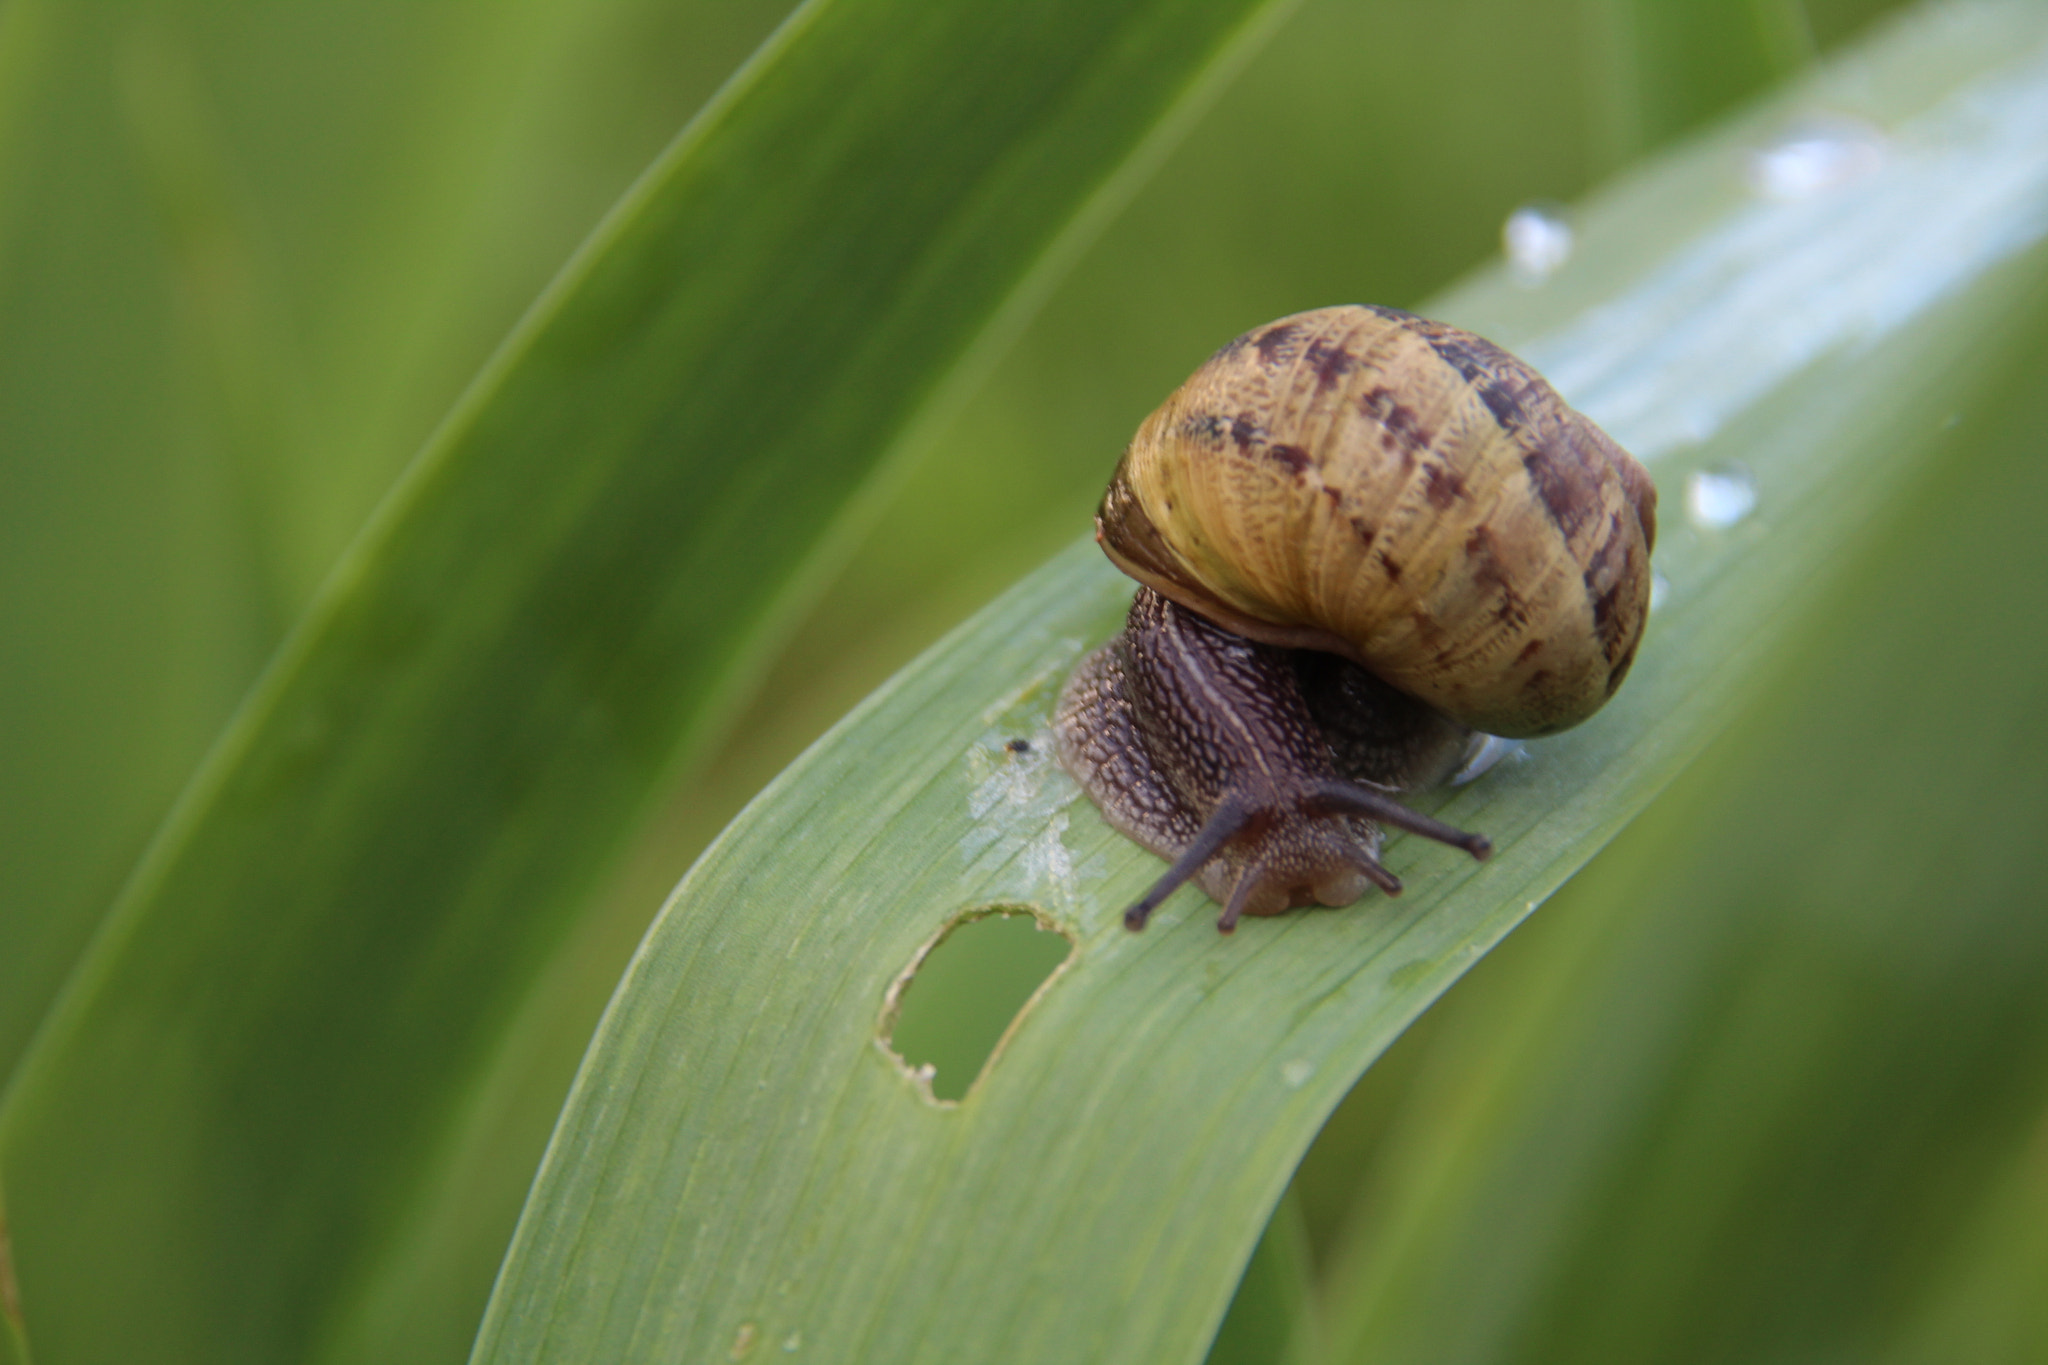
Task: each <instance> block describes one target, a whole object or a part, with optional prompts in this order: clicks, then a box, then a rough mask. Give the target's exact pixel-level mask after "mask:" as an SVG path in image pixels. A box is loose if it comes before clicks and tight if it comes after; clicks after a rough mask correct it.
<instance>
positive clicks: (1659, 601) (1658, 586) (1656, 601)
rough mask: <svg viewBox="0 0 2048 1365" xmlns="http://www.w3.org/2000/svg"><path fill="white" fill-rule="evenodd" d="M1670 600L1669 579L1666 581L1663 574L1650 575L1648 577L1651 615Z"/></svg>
mask: <svg viewBox="0 0 2048 1365" xmlns="http://www.w3.org/2000/svg"><path fill="white" fill-rule="evenodd" d="M1670 598H1671V580H1670V579H1668V578H1666V577H1665V576H1664V575H1663V574H1660V573H1652V574H1651V575H1650V610H1651V612H1652V613H1655V612H1656V610H1657V609H1658V608H1659V607H1661V606H1663V605H1664V604H1665V603H1666V602H1667V601H1669V600H1670Z"/></svg>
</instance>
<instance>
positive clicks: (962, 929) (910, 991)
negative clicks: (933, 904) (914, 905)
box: [881, 905, 1074, 1103]
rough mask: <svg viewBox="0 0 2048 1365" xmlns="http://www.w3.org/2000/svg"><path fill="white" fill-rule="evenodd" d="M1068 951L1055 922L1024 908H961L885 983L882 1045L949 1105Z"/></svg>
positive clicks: (978, 1075) (993, 1052) (1069, 947)
mask: <svg viewBox="0 0 2048 1365" xmlns="http://www.w3.org/2000/svg"><path fill="white" fill-rule="evenodd" d="M1073 951H1074V945H1073V942H1072V940H1070V939H1069V938H1068V937H1067V936H1066V934H1065V933H1064V932H1062V931H1061V929H1060V928H1059V926H1058V925H1056V924H1054V923H1052V922H1051V921H1050V920H1047V919H1044V918H1041V917H1040V915H1039V914H1038V913H1037V912H1035V911H1033V910H1031V909H1029V908H1026V907H1023V906H1012V905H995V906H985V907H981V908H978V909H974V910H968V911H965V912H963V913H962V914H960V915H958V916H956V917H955V918H954V920H953V922H952V923H951V924H948V925H947V926H946V927H945V928H944V929H942V930H940V931H939V934H938V936H937V937H936V938H934V939H933V940H932V942H931V943H930V944H929V945H927V946H926V947H925V948H924V949H923V950H922V951H921V952H920V953H919V954H918V955H917V957H916V958H914V959H912V961H911V964H910V966H909V967H907V968H905V969H904V971H903V974H902V975H901V976H898V977H897V978H896V981H895V983H894V984H893V985H891V986H890V988H889V994H888V998H887V1000H886V1001H885V1002H884V1004H883V1008H882V1028H881V1038H882V1042H883V1043H884V1044H885V1045H886V1046H887V1047H888V1048H889V1050H890V1051H891V1052H892V1053H894V1054H895V1056H896V1060H897V1061H898V1062H899V1063H901V1064H902V1066H903V1067H904V1069H905V1070H907V1071H909V1072H910V1073H911V1075H912V1076H914V1077H917V1078H919V1079H921V1080H923V1081H924V1082H926V1083H927V1084H929V1086H930V1087H931V1093H932V1098H933V1099H935V1100H938V1101H940V1102H941V1103H951V1102H953V1101H956V1100H958V1099H960V1098H961V1097H962V1096H963V1095H965V1094H966V1093H967V1092H968V1090H970V1089H971V1088H973V1085H974V1083H975V1082H976V1081H977V1080H979V1079H980V1078H981V1073H982V1072H983V1071H984V1070H986V1069H987V1068H988V1064H989V1062H990V1061H991V1060H993V1058H994V1057H995V1055H996V1054H997V1053H998V1052H999V1051H1001V1049H1002V1044H1003V1041H1004V1040H1005V1039H1006V1038H1007V1037H1008V1036H1009V1034H1010V1033H1011V1031H1012V1030H1014V1029H1015V1027H1016V1026H1017V1024H1018V1023H1020V1022H1021V1021H1022V1020H1023V1018H1024V1014H1025V1011H1026V1010H1027V1009H1028V1008H1029V1007H1030V1005H1031V1003H1032V1001H1033V1000H1035V999H1036V998H1037V996H1038V992H1039V991H1040V990H1041V989H1042V988H1043V987H1044V986H1045V984H1046V983H1047V982H1048V981H1050V980H1051V979H1052V977H1053V976H1054V974H1055V973H1057V972H1058V971H1059V969H1060V967H1061V966H1062V965H1063V964H1064V963H1065V962H1066V961H1067V959H1068V958H1069V957H1071V956H1072V954H1073Z"/></svg>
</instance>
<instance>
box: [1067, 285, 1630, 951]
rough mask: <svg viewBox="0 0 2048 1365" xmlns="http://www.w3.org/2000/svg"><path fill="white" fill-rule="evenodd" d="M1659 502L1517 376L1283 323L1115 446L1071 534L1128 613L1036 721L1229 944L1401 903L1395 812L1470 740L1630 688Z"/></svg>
mask: <svg viewBox="0 0 2048 1365" xmlns="http://www.w3.org/2000/svg"><path fill="white" fill-rule="evenodd" d="M1656 505H1657V493H1656V488H1655V487H1654V486H1653V485H1652V484H1651V482H1650V477H1649V475H1648V474H1647V473H1646V472H1644V470H1643V468H1642V466H1641V465H1639V464H1637V463H1636V462H1635V460H1634V459H1633V458H1631V457H1630V456H1629V454H1628V452H1627V451H1625V450H1623V449H1622V448H1621V447H1620V446H1619V445H1617V444H1616V443H1615V442H1614V441H1613V440H1611V439H1610V438H1609V437H1608V436H1607V435H1606V433H1605V432H1603V431H1601V430H1600V429H1599V427H1597V426H1595V425H1594V424H1593V423H1592V422H1591V421H1590V420H1588V419H1587V418H1586V417H1584V416H1582V415H1581V414H1579V413H1577V412H1575V411H1573V410H1572V409H1571V408H1570V407H1568V406H1566V404H1565V402H1564V400H1563V399H1562V398H1560V397H1559V396H1558V395H1557V393H1556V391H1555V390H1553V389H1552V388H1551V387H1550V385H1549V384H1547V383H1546V382H1544V380H1543V378H1542V377H1541V376H1540V375H1538V374H1537V373H1536V372H1535V371H1534V370H1532V369H1531V368H1529V366H1528V365H1526V364H1524V363H1523V362H1522V361H1520V360H1517V359H1516V358H1515V357H1514V356H1511V355H1509V354H1508V353H1507V352H1506V351H1504V350H1502V349H1500V348H1499V347H1497V346H1495V345H1493V344H1492V343H1491V342H1488V341H1485V340H1483V339H1482V338H1480V337H1477V336H1474V335H1472V334H1471V333H1469V332H1464V331H1460V330H1459V329H1457V328H1455V327H1451V326H1447V325H1445V324H1443V323H1440V322H1432V321H1430V320H1428V319H1426V318H1421V317H1417V316H1415V315H1414V314H1412V313H1404V312H1401V311H1399V310H1397V309H1392V308H1377V307H1366V306H1348V307H1340V308H1324V309H1318V310H1316V311H1313V312H1307V313H1298V314H1295V315H1294V316H1292V317H1286V318H1281V319H1280V320H1279V321H1277V322H1272V323H1268V324H1267V325H1266V326H1264V327H1260V328H1257V329H1255V330H1253V331H1251V332H1247V333H1246V334H1245V335H1243V336H1241V337H1239V338H1237V340H1235V341H1233V342H1231V343H1230V344H1229V345H1227V346H1225V347H1224V348H1223V349H1222V350H1220V351H1218V352H1216V354H1215V355H1213V356H1211V357H1210V358H1209V360H1208V361H1207V362H1205V363H1204V364H1203V365H1202V367H1201V368H1200V369H1198V370H1196V371H1195V373H1194V375H1193V376H1192V377H1190V378H1189V379H1188V381H1187V382H1186V383H1185V384H1183V385H1181V387H1180V388H1179V389H1177V390H1175V392H1174V393H1173V394H1172V395H1171V396H1170V397H1169V398H1168V399H1167V400H1166V402H1165V403H1164V404H1162V405H1161V406H1160V408H1159V409H1158V411H1156V412H1154V413H1153V414H1152V415H1151V416H1150V417H1148V418H1147V419H1146V420H1145V422H1144V424H1143V425H1142V426H1140V427H1139V428H1138V432H1137V435H1136V436H1135V437H1133V438H1132V440H1131V443H1130V445H1129V447H1127V448H1126V449H1125V451H1124V454H1123V458H1122V460H1121V461H1120V462H1119V463H1118V465H1117V469H1116V474H1115V476H1114V477H1113V478H1112V479H1111V481H1110V485H1109V490H1108V492H1106V493H1105V494H1104V495H1103V498H1102V503H1101V506H1100V508H1099V509H1098V511H1097V513H1096V517H1095V536H1096V540H1097V542H1098V543H1099V544H1100V545H1101V546H1102V548H1103V550H1104V551H1105V552H1106V553H1107V554H1108V556H1109V558H1110V559H1111V560H1112V561H1113V562H1114V563H1115V564H1116V566H1117V567H1118V568H1119V569H1121V570H1123V571H1124V572H1125V573H1126V574H1128V575H1130V576H1131V577H1132V578H1135V579H1136V580H1138V582H1139V584H1140V585H1141V586H1140V587H1139V589H1138V592H1137V596H1136V598H1135V600H1134V601H1133V602H1132V604H1131V610H1130V616H1129V618H1128V620H1127V622H1126V625H1125V628H1124V630H1123V632H1122V633H1121V634H1120V635H1118V636H1117V637H1116V638H1115V639H1114V640H1112V641H1110V643H1109V644H1107V645H1105V646H1103V647H1102V648H1101V649H1098V650H1096V651H1095V652H1094V653H1092V654H1090V655H1088V656H1087V657H1086V658H1084V659H1083V660H1082V662H1081V664H1080V666H1079V667H1078V668H1077V669H1076V670H1075V672H1074V674H1073V676H1072V677H1071V678H1070V679H1069V680H1068V683H1067V685H1066V688H1065V689H1064V691H1063V692H1062V693H1061V696H1060V700H1059V703H1058V707H1057V712H1056V715H1055V718H1054V727H1053V728H1054V741H1055V747H1056V751H1057V755H1058V758H1059V761H1060V763H1061V764H1062V766H1064V767H1065V768H1066V769H1067V770H1068V771H1069V772H1070V773H1072V774H1073V775H1074V776H1075V778H1076V779H1077V780H1079V782H1080V783H1081V785H1082V787H1083V788H1084V789H1085V790H1086V791H1087V793H1088V795H1089V797H1090V798H1091V799H1092V800H1093V801H1094V802H1095V804H1096V805H1097V806H1098V807H1100V808H1101V810H1102V813H1103V816H1104V817H1105V819H1106V820H1107V821H1108V822H1109V824H1110V825H1111V826H1113V827H1114V828H1116V829H1117V830H1119V831H1121V832H1122V833H1124V834H1125V835H1128V836H1129V837H1130V838H1132V839H1134V840H1136V841H1137V842H1138V843H1140V844H1142V845H1144V846H1145V847H1146V848H1148V849H1150V850H1152V851H1153V852H1155V853H1157V854H1159V855H1160V856H1161V857H1163V858H1165V859H1167V860H1168V861H1169V862H1170V863H1172V867H1171V868H1170V869H1169V870H1168V871H1167V872H1166V874H1165V875H1164V876H1162V877H1161V878H1160V879H1159V880H1158V882H1157V883H1156V884H1155V885H1154V886H1153V887H1152V889H1151V890H1150V891H1149V892H1147V893H1146V895H1145V896H1144V898H1143V899H1141V900H1139V901H1138V902H1137V903H1136V904H1134V905H1132V906H1131V907H1130V908H1129V910H1127V911H1126V912H1125V915H1124V922H1125V924H1126V925H1128V926H1129V927H1130V928H1132V929H1142V928H1144V926H1145V922H1146V920H1147V918H1148V917H1149V916H1150V915H1151V913H1152V912H1153V910H1154V909H1156V908H1157V907H1158V906H1159V905H1160V903H1161V902H1163V901H1164V900H1165V899H1166V897H1167V896H1168V895H1169V894H1171V893H1172V892H1173V891H1174V890H1175V889H1176V888H1177V887H1179V886H1180V884H1181V883H1182V882H1185V881H1188V880H1190V879H1192V880H1194V881H1195V882H1196V883H1197V884H1198V885H1200V886H1201V887H1202V889H1203V890H1204V891H1206V892H1207V893H1208V894H1209V895H1210V896H1211V897H1212V898H1213V899H1215V900H1216V901H1218V902H1219V903H1221V904H1222V905H1223V907H1224V909H1223V913H1222V917H1221V918H1220V919H1219V920H1218V921H1217V925H1216V927H1217V928H1218V929H1220V930H1222V931H1223V932H1224V933H1229V932H1231V931H1232V930H1233V929H1234V928H1235V927H1236V925H1237V922H1238V920H1239V918H1240V916H1242V915H1247V914H1249V915H1275V914H1280V913H1282V912H1284V911H1286V910H1290V909H1293V908H1296V907H1301V906H1307V905H1312V904H1317V903H1320V904H1323V905H1331V906H1337V905H1349V904H1351V903H1352V902H1354V901H1356V900H1357V899H1358V898H1359V897H1361V896H1362V895H1364V894H1365V891H1366V889H1367V887H1368V886H1378V887H1379V888H1380V889H1381V890H1383V891H1385V892H1386V893H1388V894H1389V895H1394V894H1398V893H1399V891H1400V889H1401V882H1400V879H1399V878H1397V877H1395V876H1394V874H1393V873H1391V872H1389V871H1388V870H1387V869H1386V868H1385V867H1384V866H1383V865H1382V864H1381V863H1380V861H1379V855H1380V848H1381V837H1382V836H1381V827H1382V826H1393V827H1395V828H1399V829H1405V830H1408V831H1411V832H1413V833H1416V834H1420V835H1423V836H1425V837H1427V838H1430V839H1435V840H1439V841H1441V842H1443V843H1447V844H1450V845H1452V846H1454V847H1456V848H1460V849H1463V850H1464V851H1466V852H1467V853H1470V854H1471V855H1472V856H1474V857H1475V858H1485V857H1486V856H1488V854H1489V853H1491V851H1492V845H1491V844H1490V843H1489V842H1488V841H1487V840H1486V838H1485V837H1484V836H1482V835H1478V834H1471V833H1467V832H1465V831H1463V830H1459V829H1455V828H1452V827H1451V826H1449V825H1446V824H1442V823H1440V822H1438V821H1436V820H1432V819H1430V818H1428V817H1426V816H1423V815H1421V814H1418V813H1417V812H1415V811H1412V810H1410V809H1408V808H1407V807H1406V806H1405V805H1403V804H1401V803H1400V802H1399V801H1397V800H1396V799H1394V795H1393V794H1394V793H1397V792H1408V791H1416V790H1421V789H1424V788H1427V787H1429V786H1432V785H1435V784H1437V783H1439V782H1442V781H1444V780H1446V779H1447V778H1448V777H1450V776H1451V775H1452V774H1453V773H1454V772H1455V771H1456V770H1457V769H1458V768H1459V767H1460V766H1461V765H1463V764H1464V763H1465V762H1466V761H1467V760H1468V758H1469V757H1470V756H1471V755H1472V754H1473V753H1475V752H1476V751H1477V749H1478V747H1479V746H1480V745H1481V744H1482V743H1483V742H1484V740H1485V737H1486V736H1488V735H1499V736H1505V737H1529V736H1537V735H1548V734H1554V733H1556V732H1557V731H1559V730H1563V729H1565V728H1567V727H1569V726H1572V725H1576V724H1578V723H1579V722H1580V721H1582V720H1584V719H1586V718H1587V717H1588V716H1590V715H1592V714H1593V713H1594V712H1595V711H1597V710H1598V709H1599V708H1600V707H1601V706H1602V705H1603V704H1604V703H1605V702H1606V701H1607V699H1608V698H1609V697H1611V696H1613V695H1614V692H1615V689H1616V688H1618V687H1619V686H1620V685H1621V681H1622V679H1623V677H1624V676H1625V675H1626V674H1627V673H1628V668H1629V664H1630V663H1631V661H1632V660H1633V659H1634V657H1635V652H1636V645H1637V642H1638V641H1639V640H1640V638H1641V636H1642V631H1643V623H1644V620H1645V618H1646V616H1647V615H1648V609H1649V594H1650V549H1651V546H1652V543H1653V542H1654V540H1655V538H1656Z"/></svg>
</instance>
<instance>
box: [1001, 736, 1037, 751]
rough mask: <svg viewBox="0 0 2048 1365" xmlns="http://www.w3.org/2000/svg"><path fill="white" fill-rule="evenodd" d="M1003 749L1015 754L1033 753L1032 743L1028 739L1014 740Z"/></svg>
mask: <svg viewBox="0 0 2048 1365" xmlns="http://www.w3.org/2000/svg"><path fill="white" fill-rule="evenodd" d="M1003 747H1004V748H1005V749H1008V750H1009V751H1010V752H1011V753H1013V754H1028V753H1030V752H1031V741H1030V740H1028V739H1013V740H1011V741H1010V742H1009V743H1008V744H1005V745H1004V746H1003Z"/></svg>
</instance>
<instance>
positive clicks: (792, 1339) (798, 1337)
mask: <svg viewBox="0 0 2048 1365" xmlns="http://www.w3.org/2000/svg"><path fill="white" fill-rule="evenodd" d="M803 1345H804V1334H803V1333H802V1332H791V1333H790V1334H789V1335H788V1336H786V1337H784V1338H783V1339H782V1349H783V1351H784V1352H785V1353H787V1354H789V1355H795V1354H796V1353H797V1352H798V1351H800V1350H802V1349H803Z"/></svg>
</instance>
